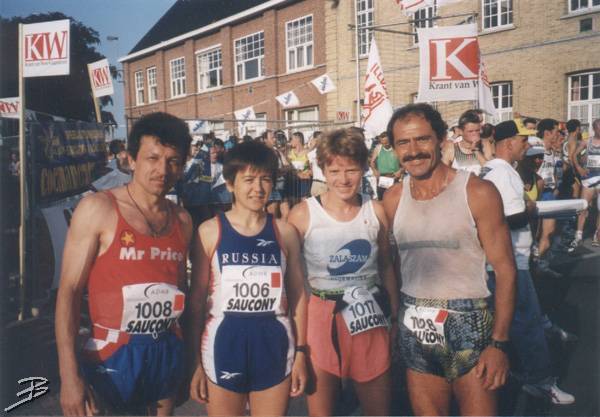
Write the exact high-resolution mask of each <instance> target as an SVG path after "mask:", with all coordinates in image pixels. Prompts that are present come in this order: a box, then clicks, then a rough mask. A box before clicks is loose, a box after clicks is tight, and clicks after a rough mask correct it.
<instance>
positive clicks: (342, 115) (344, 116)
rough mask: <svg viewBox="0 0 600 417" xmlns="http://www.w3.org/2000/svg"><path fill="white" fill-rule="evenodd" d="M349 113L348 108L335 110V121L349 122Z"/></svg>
mask: <svg viewBox="0 0 600 417" xmlns="http://www.w3.org/2000/svg"><path fill="white" fill-rule="evenodd" d="M350 114H351V112H350V110H346V109H343V110H341V109H338V110H336V111H335V121H336V122H349V121H350Z"/></svg>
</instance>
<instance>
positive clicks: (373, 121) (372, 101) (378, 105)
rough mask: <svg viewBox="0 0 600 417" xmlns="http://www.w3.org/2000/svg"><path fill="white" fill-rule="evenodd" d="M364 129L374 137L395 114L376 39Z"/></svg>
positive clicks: (371, 50)
mask: <svg viewBox="0 0 600 417" xmlns="http://www.w3.org/2000/svg"><path fill="white" fill-rule="evenodd" d="M362 110H363V111H362V113H363V127H364V129H365V130H366V131H367V133H368V134H370V135H372V136H376V135H379V134H380V133H381V132H383V131H385V130H386V128H387V124H388V122H389V121H390V118H391V117H392V113H394V109H393V108H392V103H390V98H389V96H388V93H387V88H386V86H385V79H384V78H383V69H382V68H381V60H380V59H379V50H378V49H377V44H376V43H375V39H372V40H371V47H370V48H369V62H368V64H367V75H366V76H365V101H364V104H363V107H362Z"/></svg>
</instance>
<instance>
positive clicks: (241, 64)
mask: <svg viewBox="0 0 600 417" xmlns="http://www.w3.org/2000/svg"><path fill="white" fill-rule="evenodd" d="M256 35H258V36H259V37H261V36H262V39H259V42H261V41H262V54H259V55H257V56H253V57H252V58H246V59H243V58H240V54H238V47H239V48H240V49H241V48H242V45H241V43H242V41H244V40H248V39H251V38H253V37H254V36H256ZM238 43H240V45H239V46H238ZM258 48H259V52H260V49H261V47H260V44H259V47H258ZM233 53H234V62H235V83H236V84H244V83H247V82H252V81H256V80H260V79H262V78H264V76H265V68H264V65H265V32H264V31H262V30H261V31H258V32H254V33H251V34H249V35H245V36H242V37H241V38H237V39H235V40H234V41H233ZM240 53H242V54H244V53H247V52H243V51H240ZM254 60H258V63H257V64H258V75H257V76H256V77H254V78H246V64H247V63H248V62H251V61H254ZM240 69H241V74H242V75H243V77H240ZM240 78H241V79H240Z"/></svg>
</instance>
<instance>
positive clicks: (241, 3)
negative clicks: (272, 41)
mask: <svg viewBox="0 0 600 417" xmlns="http://www.w3.org/2000/svg"><path fill="white" fill-rule="evenodd" d="M284 2H286V1H285V0H177V1H176V2H175V4H173V6H171V8H170V9H169V10H168V11H167V12H166V13H165V14H164V15H163V16H162V17H161V18H160V19H159V20H158V22H156V24H155V25H154V26H152V28H151V29H150V30H149V31H148V32H147V33H146V34H145V35H144V36H143V37H142V39H140V41H139V42H138V43H137V44H136V45H135V46H134V47H133V49H132V50H131V51H130V52H129V54H128V55H127V56H126V57H123V58H121V59H120V60H119V61H121V62H123V61H128V60H129V59H131V58H134V57H136V56H139V55H142V54H143V53H145V52H152V51H153V50H155V49H158V47H157V46H158V45H160V44H164V43H167V44H170V43H175V42H176V41H181V40H183V39H185V38H187V37H191V36H194V35H195V34H199V33H201V32H202V29H203V28H207V29H211V30H216V29H217V28H218V27H219V26H221V25H219V22H220V21H223V24H226V23H229V22H230V21H231V20H232V18H235V17H236V16H238V15H239V18H247V17H250V16H251V15H252V14H254V13H258V12H262V11H263V10H265V9H268V8H269V7H272V6H275V5H277V4H279V3H284ZM234 20H237V19H234ZM170 41H173V42H170Z"/></svg>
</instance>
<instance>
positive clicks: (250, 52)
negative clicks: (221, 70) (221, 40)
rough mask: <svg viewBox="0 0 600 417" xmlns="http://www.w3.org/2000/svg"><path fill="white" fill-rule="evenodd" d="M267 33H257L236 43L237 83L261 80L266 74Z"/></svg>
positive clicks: (237, 40)
mask: <svg viewBox="0 0 600 417" xmlns="http://www.w3.org/2000/svg"><path fill="white" fill-rule="evenodd" d="M264 58H265V33H264V32H257V33H254V34H252V35H248V36H246V37H244V38H240V39H236V41H235V80H236V82H242V81H248V80H252V79H254V78H260V77H262V76H263V75H264V74H265V69H264Z"/></svg>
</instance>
